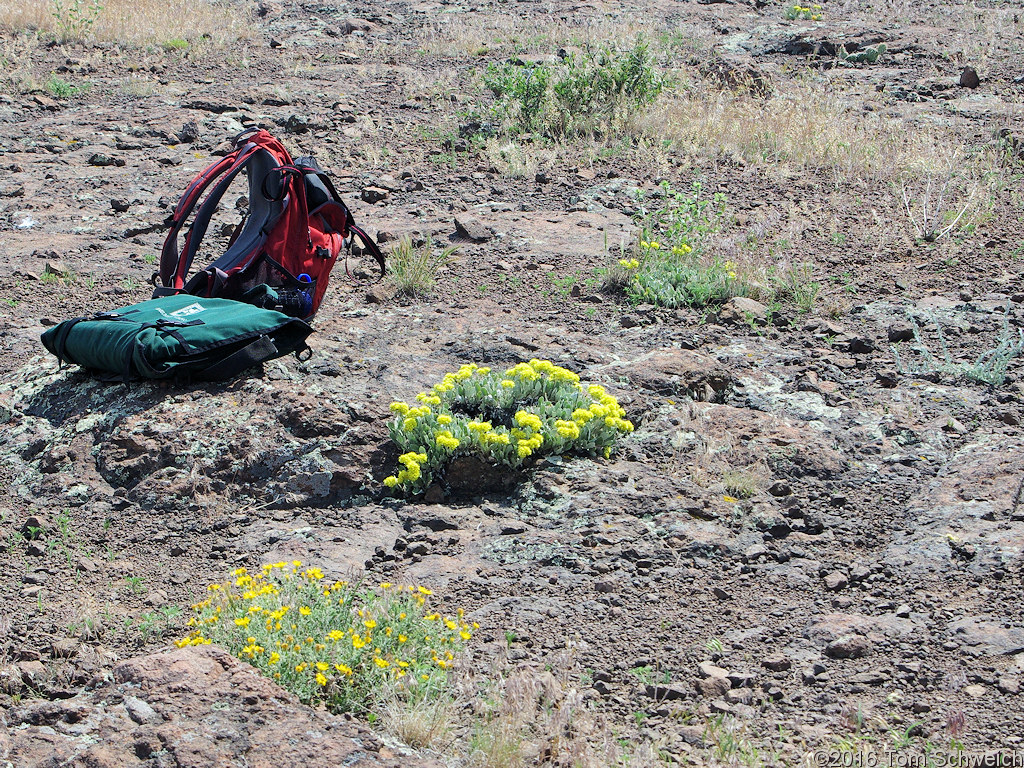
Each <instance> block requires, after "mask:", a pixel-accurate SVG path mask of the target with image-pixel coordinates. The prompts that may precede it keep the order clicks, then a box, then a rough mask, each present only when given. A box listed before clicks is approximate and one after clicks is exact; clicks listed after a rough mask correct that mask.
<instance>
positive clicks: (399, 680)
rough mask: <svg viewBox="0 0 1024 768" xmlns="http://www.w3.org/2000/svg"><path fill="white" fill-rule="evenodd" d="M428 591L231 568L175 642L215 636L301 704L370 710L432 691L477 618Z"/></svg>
mask: <svg viewBox="0 0 1024 768" xmlns="http://www.w3.org/2000/svg"><path fill="white" fill-rule="evenodd" d="M432 595H433V593H432V592H431V590H429V589H428V588H427V587H423V586H401V585H397V584H389V583H384V584H380V585H379V586H377V587H376V588H371V587H367V586H365V585H360V584H350V583H349V582H346V581H334V582H331V581H329V580H328V579H327V578H325V576H324V574H323V572H322V571H321V570H320V569H319V568H315V567H304V566H303V565H302V563H301V562H299V561H298V560H293V561H291V562H281V563H270V564H267V565H264V566H263V567H262V568H261V569H260V570H258V571H256V572H254V573H251V572H249V571H248V570H247V569H245V568H238V569H237V570H235V571H234V572H233V573H232V579H231V580H230V581H228V582H226V583H225V584H211V585H210V586H209V587H208V596H207V598H206V599H205V600H203V601H201V602H199V603H196V604H195V605H194V606H193V611H194V615H193V616H192V617H191V618H190V619H189V620H188V625H189V626H190V627H192V630H191V632H190V633H189V634H188V635H187V636H185V637H183V638H181V639H180V640H178V641H177V643H176V645H177V646H178V647H179V648H183V647H186V646H189V645H208V644H210V643H216V644H217V645H220V646H223V647H224V648H226V649H227V650H228V651H229V652H230V653H232V654H233V655H235V656H237V657H238V658H240V659H243V660H245V661H247V662H249V663H250V664H252V665H253V666H254V667H256V668H257V669H258V670H260V672H262V673H263V674H264V675H266V676H268V677H270V678H273V679H274V680H276V681H277V682H278V683H280V684H281V685H282V686H283V687H284V688H286V689H288V690H289V691H291V692H292V693H294V694H296V695H297V696H298V697H299V698H300V699H301V700H302V701H304V702H306V703H309V704H321V703H322V704H324V705H325V706H327V708H328V709H330V710H332V711H334V712H365V713H377V709H378V708H379V707H380V706H382V704H383V703H384V702H387V701H389V700H391V699H393V698H394V697H395V696H398V697H400V698H403V699H405V700H408V701H422V700H426V699H431V698H436V697H438V696H440V695H441V694H442V692H443V690H444V688H445V685H446V682H447V675H448V669H449V668H450V667H451V665H452V663H453V661H454V659H455V657H456V655H457V654H458V652H459V650H460V649H461V648H462V645H463V644H464V643H465V641H466V640H469V639H470V638H471V637H472V635H473V631H474V630H475V629H476V628H477V626H478V625H476V624H475V623H473V624H471V623H469V622H467V621H466V620H465V618H464V617H463V612H462V609H459V610H458V611H457V612H456V613H455V614H454V615H451V616H449V615H444V614H441V613H438V612H436V611H433V610H431V609H430V608H429V607H428V601H429V598H430V597H431V596H432Z"/></svg>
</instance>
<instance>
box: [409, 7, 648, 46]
mask: <svg viewBox="0 0 1024 768" xmlns="http://www.w3.org/2000/svg"><path fill="white" fill-rule="evenodd" d="M655 33H656V30H655V28H654V25H653V23H652V21H651V20H650V19H643V18H628V17H627V18H615V19H613V18H610V17H601V18H588V17H580V18H579V19H578V20H572V21H570V20H566V19H565V18H559V17H555V16H544V17H536V16H521V15H517V14H507V13H497V14H493V15H485V14H477V13H473V14H447V15H446V16H444V17H442V18H441V19H439V20H438V21H435V22H434V23H432V24H429V25H426V26H424V28H423V29H422V30H421V33H420V39H419V41H418V42H419V48H420V51H421V52H423V53H429V54H437V55H444V56H451V55H452V54H458V55H462V54H467V53H468V54H470V55H474V56H482V55H485V54H488V53H504V52H510V51H512V50H513V49H515V51H516V52H518V53H525V54H544V55H553V54H554V53H555V52H556V51H557V50H558V49H559V48H560V47H563V46H587V45H625V44H627V43H629V42H630V41H632V40H635V39H636V36H637V35H638V34H643V35H648V36H650V35H653V34H655Z"/></svg>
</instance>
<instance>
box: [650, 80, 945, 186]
mask: <svg viewBox="0 0 1024 768" xmlns="http://www.w3.org/2000/svg"><path fill="white" fill-rule="evenodd" d="M646 131H647V132H648V133H650V134H652V135H654V136H657V137H659V138H662V139H668V140H670V141H671V142H672V143H673V144H674V145H675V147H677V148H678V149H679V150H682V151H684V152H688V153H690V154H704V155H706V154H708V153H709V152H710V153H713V154H717V155H722V156H726V157H732V158H736V159H739V160H741V161H742V162H744V163H745V164H747V165H752V166H765V167H766V166H774V167H776V168H778V169H780V170H781V171H782V172H783V173H785V172H786V171H790V172H792V171H799V170H804V169H819V170H825V171H828V172H831V173H832V174H833V176H834V179H835V182H836V184H837V185H839V184H841V183H844V182H846V181H849V180H851V179H858V178H859V179H863V180H874V181H889V180H893V179H895V178H898V177H900V176H901V175H906V174H912V175H914V176H918V175H920V174H921V173H927V172H939V171H941V170H943V169H945V168H948V167H949V158H950V157H951V156H953V155H954V154H955V153H956V152H957V150H958V148H960V147H962V141H960V140H958V139H957V138H956V137H955V136H953V135H951V134H949V135H946V134H943V133H940V132H930V131H926V130H908V128H907V124H906V122H905V121H904V120H898V119H893V118H889V117H886V116H884V115H883V114H881V113H880V111H867V112H865V111H863V110H862V109H861V108H860V107H859V102H858V101H857V100H855V99H852V98H850V97H849V96H847V95H844V94H843V93H842V92H841V91H839V90H838V88H837V87H836V86H834V85H833V84H832V83H830V82H829V81H827V80H814V79H810V78H799V79H794V80H790V81H786V82H783V83H777V84H776V88H775V90H774V92H773V93H772V94H771V95H770V96H768V97H767V98H761V97H758V96H757V95H755V94H753V93H751V92H749V91H745V90H740V91H738V92H737V91H729V90H721V89H718V88H711V87H705V86H704V85H702V84H695V85H694V86H692V87H691V88H688V89H679V90H678V91H677V92H676V93H675V94H674V97H672V98H669V99H667V100H664V102H663V103H662V104H661V105H660V106H656V107H655V108H654V109H653V110H652V111H651V112H650V113H649V115H648V116H647V119H646Z"/></svg>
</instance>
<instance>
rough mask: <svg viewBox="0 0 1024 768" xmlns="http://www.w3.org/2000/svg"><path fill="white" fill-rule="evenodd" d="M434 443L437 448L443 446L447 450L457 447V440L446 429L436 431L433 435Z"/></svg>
mask: <svg viewBox="0 0 1024 768" xmlns="http://www.w3.org/2000/svg"><path fill="white" fill-rule="evenodd" d="M434 443H435V444H436V445H437V447H438V448H444V449H445V450H447V451H454V450H455V449H456V448H458V447H459V441H458V440H457V439H456V438H455V437H453V436H452V433H451V432H449V431H448V430H447V429H446V430H444V431H443V432H438V433H437V435H436V436H435V439H434ZM424 461H426V459H424Z"/></svg>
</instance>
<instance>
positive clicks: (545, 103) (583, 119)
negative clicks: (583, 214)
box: [483, 39, 665, 138]
mask: <svg viewBox="0 0 1024 768" xmlns="http://www.w3.org/2000/svg"><path fill="white" fill-rule="evenodd" d="M483 82H484V86H485V87H486V88H487V89H488V90H490V91H491V92H492V93H493V94H494V96H495V99H496V101H495V106H494V109H495V114H496V116H497V118H498V119H499V120H501V121H503V122H504V124H505V125H506V126H507V127H508V130H509V131H510V132H511V133H512V134H518V133H523V132H527V131H545V132H548V133H550V134H551V135H552V136H554V137H557V138H566V137H573V136H584V135H587V136H589V135H594V134H595V133H597V132H600V133H602V134H614V133H616V132H617V131H619V130H621V129H622V128H623V127H624V126H625V125H626V123H627V122H628V121H630V120H631V119H632V118H633V117H634V116H635V115H637V114H639V113H640V112H642V111H643V110H644V109H645V108H647V107H648V106H649V105H650V104H652V103H653V102H654V101H655V99H657V98H658V95H659V94H660V93H661V92H662V90H663V89H664V88H665V79H664V77H663V76H662V75H661V74H659V73H658V71H657V69H656V67H655V64H654V61H653V58H652V57H651V54H650V51H649V47H648V44H647V43H646V42H645V41H644V40H643V39H638V40H637V41H636V42H635V43H634V44H633V46H632V47H631V48H628V49H625V50H619V49H617V48H614V47H612V46H609V45H605V46H601V47H598V48H586V49H585V50H583V51H581V52H571V53H567V54H566V55H565V57H564V58H562V59H561V61H559V62H558V63H552V64H548V63H530V64H516V63H504V64H500V65H499V64H491V65H490V66H489V67H488V69H487V72H486V73H485V74H484V78H483Z"/></svg>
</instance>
